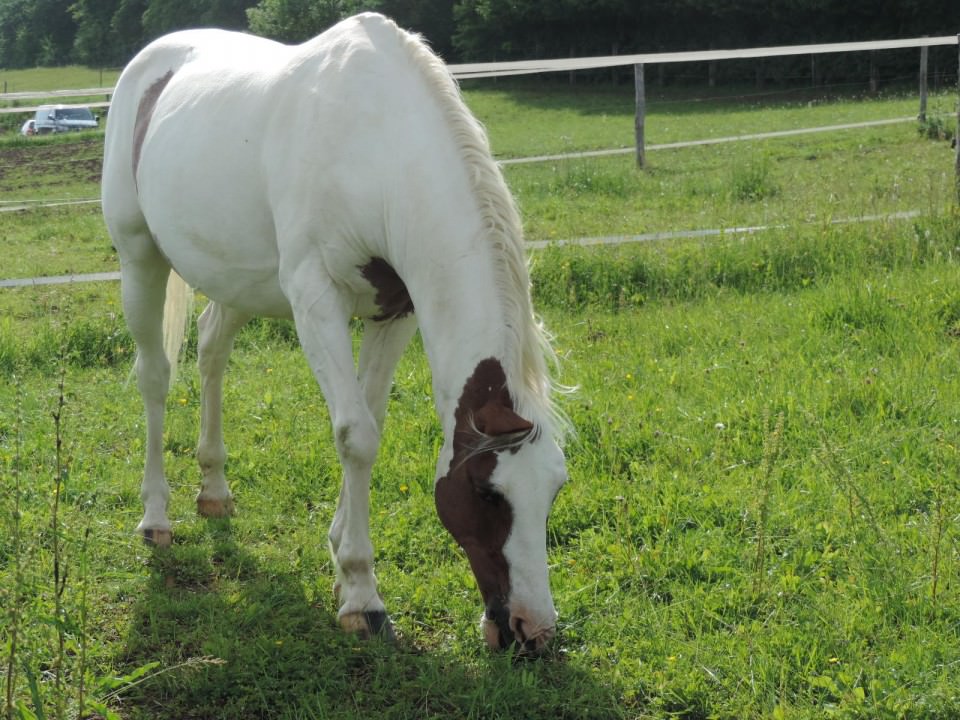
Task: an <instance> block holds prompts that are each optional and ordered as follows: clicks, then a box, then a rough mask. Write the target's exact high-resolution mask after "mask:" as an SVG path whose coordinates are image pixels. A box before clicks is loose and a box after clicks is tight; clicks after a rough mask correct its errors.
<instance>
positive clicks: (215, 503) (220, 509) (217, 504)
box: [197, 497, 233, 518]
mask: <svg viewBox="0 0 960 720" xmlns="http://www.w3.org/2000/svg"><path fill="white" fill-rule="evenodd" d="M197 513H199V514H200V515H201V516H202V517H205V518H225V517H230V516H231V515H233V498H231V497H228V498H226V499H224V500H218V499H215V498H205V497H197Z"/></svg>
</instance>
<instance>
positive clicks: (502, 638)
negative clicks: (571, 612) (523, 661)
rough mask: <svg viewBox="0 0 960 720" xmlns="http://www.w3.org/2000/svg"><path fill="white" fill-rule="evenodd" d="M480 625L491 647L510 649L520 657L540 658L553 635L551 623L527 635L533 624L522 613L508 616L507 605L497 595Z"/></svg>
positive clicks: (485, 612)
mask: <svg viewBox="0 0 960 720" xmlns="http://www.w3.org/2000/svg"><path fill="white" fill-rule="evenodd" d="M481 625H482V627H483V635H484V639H485V640H486V641H487V645H488V646H489V647H490V648H491V649H493V650H508V649H510V648H513V649H514V651H515V652H516V654H517V655H518V656H519V657H531V658H532V657H539V656H540V655H542V654H543V652H544V650H545V649H546V647H547V644H548V643H549V642H550V640H551V639H552V638H553V636H554V635H555V634H556V630H555V628H554V627H553V625H551V626H550V627H546V628H540V629H539V630H538V631H537V632H535V633H534V634H532V635H528V634H527V633H528V632H529V631H530V630H531V628H532V627H533V626H532V624H531V623H530V621H529V620H526V619H524V617H523V616H522V615H511V613H510V609H509V607H508V605H507V604H506V603H505V602H503V600H502V599H500V598H494V599H493V600H492V601H491V602H490V603H489V604H488V605H487V608H486V610H485V611H484V614H483V620H482V621H481Z"/></svg>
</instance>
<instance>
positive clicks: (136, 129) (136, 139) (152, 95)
mask: <svg viewBox="0 0 960 720" xmlns="http://www.w3.org/2000/svg"><path fill="white" fill-rule="evenodd" d="M172 77H173V70H168V71H167V73H166V74H165V75H164V76H163V77H161V78H158V79H157V80H155V81H154V83H153V84H152V85H151V86H150V87H148V88H147V91H146V92H145V93H144V94H143V97H141V98H140V104H139V105H137V119H136V121H135V122H134V125H133V182H134V184H136V182H137V168H138V167H139V166H140V150H141V148H142V147H143V140H144V138H145V137H146V136H147V128H149V127H150V118H152V117H153V108H154V107H155V106H156V104H157V100H159V99H160V94H161V93H162V92H163V89H164V88H165V87H167V83H169V82H170V78H172Z"/></svg>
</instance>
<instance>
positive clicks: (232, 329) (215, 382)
mask: <svg viewBox="0 0 960 720" xmlns="http://www.w3.org/2000/svg"><path fill="white" fill-rule="evenodd" d="M249 319H250V318H249V316H247V315H244V314H241V313H238V312H236V311H235V310H231V309H230V308H227V307H224V306H222V305H220V304H218V303H215V302H210V303H209V304H208V305H207V307H206V308H205V309H204V311H203V313H202V314H201V315H200V318H199V319H198V320H197V329H198V333H199V338H198V342H197V365H198V366H199V368H200V440H199V442H198V443H197V463H199V465H200V472H201V474H202V480H201V486H200V493H199V494H198V495H197V512H199V513H200V514H201V515H203V516H204V517H226V516H228V515H230V514H231V513H232V512H233V495H231V493H230V488H229V487H228V486H227V478H226V476H225V475H224V472H223V468H224V464H225V463H226V460H227V448H226V446H225V445H224V443H223V374H224V371H225V369H226V367H227V360H228V359H229V357H230V351H231V350H232V348H233V339H234V338H235V337H236V335H237V331H239V330H240V328H241V327H243V326H244V324H245V323H246V322H247V320H249Z"/></svg>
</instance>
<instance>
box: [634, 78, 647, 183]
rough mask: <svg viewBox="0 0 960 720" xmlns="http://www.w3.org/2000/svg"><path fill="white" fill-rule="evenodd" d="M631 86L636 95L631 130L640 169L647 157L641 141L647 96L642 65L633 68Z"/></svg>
mask: <svg viewBox="0 0 960 720" xmlns="http://www.w3.org/2000/svg"><path fill="white" fill-rule="evenodd" d="M633 85H634V89H635V90H636V95H637V115H636V117H635V118H634V121H633V130H634V135H635V136H636V142H637V167H639V168H642V167H643V166H644V165H645V164H646V155H647V151H646V147H645V146H644V140H643V126H644V123H645V122H646V115H647V97H646V95H647V94H646V91H645V89H644V84H643V64H642V63H638V64H637V65H634V66H633Z"/></svg>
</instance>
